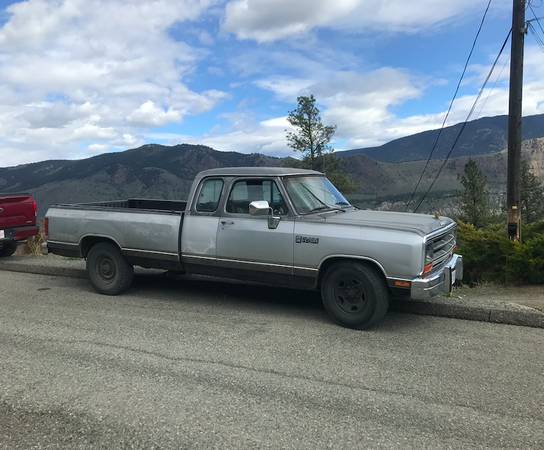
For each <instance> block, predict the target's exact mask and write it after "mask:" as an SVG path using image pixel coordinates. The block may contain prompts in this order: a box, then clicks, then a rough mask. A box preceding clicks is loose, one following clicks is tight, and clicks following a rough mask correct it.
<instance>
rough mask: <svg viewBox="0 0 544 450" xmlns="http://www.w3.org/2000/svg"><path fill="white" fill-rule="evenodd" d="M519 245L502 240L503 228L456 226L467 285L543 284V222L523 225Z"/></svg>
mask: <svg viewBox="0 0 544 450" xmlns="http://www.w3.org/2000/svg"><path fill="white" fill-rule="evenodd" d="M522 233H523V235H522V237H523V240H522V242H521V243H519V242H513V241H510V240H509V239H508V238H507V237H506V229H505V226H503V225H492V226H489V227H486V228H480V229H478V228H475V227H474V226H473V225H469V224H466V223H463V222H459V226H458V246H459V253H461V254H462V255H463V262H464V279H463V281H465V282H467V283H471V284H472V283H479V282H482V281H493V282H499V283H504V284H526V283H533V284H541V283H544V221H541V222H536V223H534V224H531V225H527V226H525V227H524V228H523V230H522Z"/></svg>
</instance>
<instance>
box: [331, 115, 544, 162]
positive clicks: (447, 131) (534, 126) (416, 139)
mask: <svg viewBox="0 0 544 450" xmlns="http://www.w3.org/2000/svg"><path fill="white" fill-rule="evenodd" d="M507 122H508V116H495V117H482V118H481V119H476V120H473V121H470V122H468V123H467V125H466V127H465V129H464V130H463V133H462V134H461V137H460V138H459V141H458V142H457V144H456V146H455V150H454V154H455V156H457V157H459V156H473V155H485V154H488V153H495V152H499V151H501V150H503V149H504V148H506V145H507V138H508V132H507V130H508V127H507ZM461 127H462V124H461V123H458V124H456V125H452V126H449V127H445V128H444V129H443V130H442V133H441V136H440V140H439V142H438V145H437V146H436V150H435V151H434V153H433V159H444V158H445V157H446V155H447V153H448V152H449V150H450V149H451V146H452V145H453V143H454V141H455V138H456V137H457V134H458V133H459V130H460V129H461ZM439 133H440V130H429V131H423V132H422V133H417V134H413V135H411V136H406V137H402V138H400V139H395V140H393V141H390V142H387V143H386V144H383V145H380V146H378V147H368V148H358V149H353V150H346V151H343V152H338V153H337V155H338V156H340V157H349V156H354V155H365V156H368V157H370V158H372V159H375V160H376V161H384V162H404V161H418V160H421V159H427V157H428V155H429V152H430V151H431V149H432V148H433V146H434V143H435V141H436V138H437V136H438V134H439ZM522 133H523V140H526V139H536V138H541V137H544V114H538V115H534V116H526V117H524V118H523V122H522Z"/></svg>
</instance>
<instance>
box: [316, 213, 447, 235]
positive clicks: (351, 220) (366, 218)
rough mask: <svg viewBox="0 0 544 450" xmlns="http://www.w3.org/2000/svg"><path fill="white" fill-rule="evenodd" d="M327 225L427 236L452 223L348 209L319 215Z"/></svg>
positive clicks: (422, 216)
mask: <svg viewBox="0 0 544 450" xmlns="http://www.w3.org/2000/svg"><path fill="white" fill-rule="evenodd" d="M319 217H320V218H321V219H322V220H324V221H325V222H327V223H333V224H338V225H360V226H367V227H375V228H387V229H391V230H399V231H407V232H412V233H417V234H420V235H423V236H424V235H427V234H430V233H432V232H434V231H437V230H439V229H441V228H444V227H446V226H448V225H450V224H452V223H453V220H452V219H450V218H448V217H438V218H436V217H435V216H431V215H427V214H413V213H402V212H390V211H370V210H361V209H348V210H346V212H341V211H331V212H326V213H322V214H319Z"/></svg>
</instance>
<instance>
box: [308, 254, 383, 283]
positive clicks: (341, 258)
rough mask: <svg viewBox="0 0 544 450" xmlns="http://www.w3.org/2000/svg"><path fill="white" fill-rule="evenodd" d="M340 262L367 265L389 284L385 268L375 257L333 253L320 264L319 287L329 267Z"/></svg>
mask: <svg viewBox="0 0 544 450" xmlns="http://www.w3.org/2000/svg"><path fill="white" fill-rule="evenodd" d="M339 262H358V263H361V264H363V265H365V266H367V267H371V268H372V269H374V270H375V271H376V272H377V273H378V274H379V275H381V276H382V278H383V281H384V283H385V284H386V285H387V274H386V272H385V269H384V267H383V266H382V265H381V264H380V263H379V262H378V261H376V260H375V259H373V258H369V257H366V256H353V255H331V256H327V257H326V258H325V259H323V260H322V261H321V263H320V264H319V272H318V276H317V285H316V287H317V288H320V287H321V281H322V280H323V276H324V275H325V273H327V270H328V269H329V267H331V266H332V265H334V264H336V263H339Z"/></svg>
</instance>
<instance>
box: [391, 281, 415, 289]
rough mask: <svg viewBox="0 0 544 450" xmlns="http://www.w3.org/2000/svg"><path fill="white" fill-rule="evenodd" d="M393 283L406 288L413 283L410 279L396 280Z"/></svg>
mask: <svg viewBox="0 0 544 450" xmlns="http://www.w3.org/2000/svg"><path fill="white" fill-rule="evenodd" d="M393 284H394V285H395V287H398V288H405V289H406V288H409V287H410V286H412V283H410V282H409V281H402V280H395V282H394V283H393Z"/></svg>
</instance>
